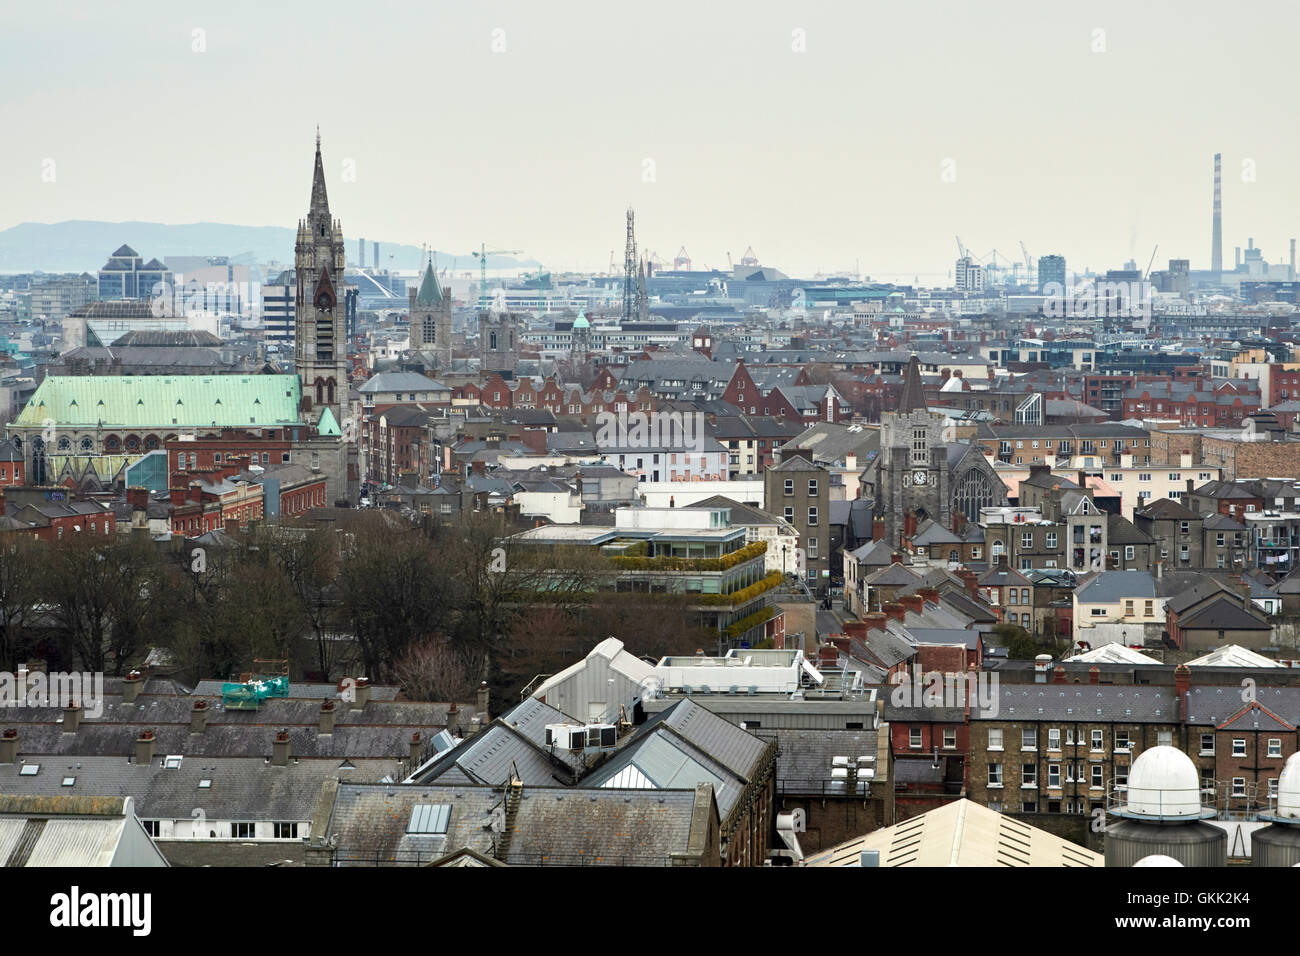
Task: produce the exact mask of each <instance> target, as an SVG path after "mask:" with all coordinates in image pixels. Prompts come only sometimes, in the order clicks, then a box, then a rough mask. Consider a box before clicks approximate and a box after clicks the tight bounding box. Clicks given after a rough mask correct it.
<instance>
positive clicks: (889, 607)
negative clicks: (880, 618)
mask: <svg viewBox="0 0 1300 956" xmlns="http://www.w3.org/2000/svg"><path fill="white" fill-rule="evenodd" d="M880 609H881V610H882V611H884V612H885V616H886V617H892V618H893V619H894V620H895V621H901V620H903V618H905V617H907V608H905V607H903V605H901V604H882V605H881V606H880Z"/></svg>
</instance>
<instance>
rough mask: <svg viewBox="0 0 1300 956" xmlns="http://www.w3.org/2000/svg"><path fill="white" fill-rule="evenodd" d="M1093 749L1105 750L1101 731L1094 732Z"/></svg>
mask: <svg viewBox="0 0 1300 956" xmlns="http://www.w3.org/2000/svg"><path fill="white" fill-rule="evenodd" d="M1092 749H1093V750H1102V749H1103V748H1102V732H1101V731H1100V730H1094V731H1093V732H1092Z"/></svg>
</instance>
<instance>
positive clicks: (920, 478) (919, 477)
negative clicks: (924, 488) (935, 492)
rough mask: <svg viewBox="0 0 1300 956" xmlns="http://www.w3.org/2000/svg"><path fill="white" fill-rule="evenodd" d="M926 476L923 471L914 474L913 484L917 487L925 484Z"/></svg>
mask: <svg viewBox="0 0 1300 956" xmlns="http://www.w3.org/2000/svg"><path fill="white" fill-rule="evenodd" d="M925 479H926V474H925V472H923V471H914V472H912V483H913V484H915V485H923V484H925Z"/></svg>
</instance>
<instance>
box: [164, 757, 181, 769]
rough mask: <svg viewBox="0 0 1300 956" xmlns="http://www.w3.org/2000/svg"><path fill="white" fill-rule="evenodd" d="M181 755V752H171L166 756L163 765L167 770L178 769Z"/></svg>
mask: <svg viewBox="0 0 1300 956" xmlns="http://www.w3.org/2000/svg"><path fill="white" fill-rule="evenodd" d="M182 756H183V755H182V754H171V755H170V756H168V758H167V759H166V761H164V763H163V766H164V767H166V768H167V769H168V770H178V769H180V765H181V757H182Z"/></svg>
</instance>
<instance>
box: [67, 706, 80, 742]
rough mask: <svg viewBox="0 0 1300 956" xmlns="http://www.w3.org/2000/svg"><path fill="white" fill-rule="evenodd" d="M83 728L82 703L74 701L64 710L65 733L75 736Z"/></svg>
mask: <svg viewBox="0 0 1300 956" xmlns="http://www.w3.org/2000/svg"><path fill="white" fill-rule="evenodd" d="M80 726H81V702H80V701H77V700H74V701H72V702H71V703H69V704H68V706H67V707H64V708H63V732H64V733H65V734H75V733H76V732H77V728H78V727H80Z"/></svg>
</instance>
